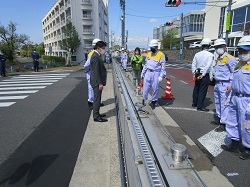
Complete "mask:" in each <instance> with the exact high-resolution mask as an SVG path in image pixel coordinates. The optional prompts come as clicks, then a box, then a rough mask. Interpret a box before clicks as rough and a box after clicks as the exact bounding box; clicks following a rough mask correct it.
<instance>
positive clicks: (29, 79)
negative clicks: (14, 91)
mask: <svg viewBox="0 0 250 187" xmlns="http://www.w3.org/2000/svg"><path fill="white" fill-rule="evenodd" d="M60 79H62V77H60V78H39V77H37V78H18V79H17V78H16V79H8V80H3V82H7V81H9V82H12V81H18V80H20V81H35V80H38V81H39V80H41V81H44V80H60Z"/></svg>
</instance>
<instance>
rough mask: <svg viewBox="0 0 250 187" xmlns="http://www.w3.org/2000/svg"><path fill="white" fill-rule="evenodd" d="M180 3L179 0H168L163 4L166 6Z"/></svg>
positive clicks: (176, 5) (174, 5) (175, 5)
mask: <svg viewBox="0 0 250 187" xmlns="http://www.w3.org/2000/svg"><path fill="white" fill-rule="evenodd" d="M180 4H181V0H169V1H168V2H167V3H166V4H165V6H168V7H178V6H179V5H180Z"/></svg>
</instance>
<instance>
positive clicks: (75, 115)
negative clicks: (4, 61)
mask: <svg viewBox="0 0 250 187" xmlns="http://www.w3.org/2000/svg"><path fill="white" fill-rule="evenodd" d="M0 83H1V81H0ZM86 90H87V82H86V78H85V77H84V73H83V72H82V71H80V72H72V73H70V74H69V75H67V76H65V77H63V78H62V79H60V80H59V81H57V82H54V83H53V84H52V85H49V86H47V87H46V88H44V89H41V90H39V91H38V92H36V93H33V94H30V95H29V96H28V97H27V98H25V99H23V100H18V101H16V103H15V104H13V105H11V106H9V107H2V108H0V113H1V118H0V124H1V131H0V147H1V151H0V186H16V187H22V186H35V187H45V186H46V187H56V186H60V187H66V186H68V184H69V182H70V179H71V176H72V173H73V169H74V166H75V162H76V160H77V156H78V152H79V149H80V146H81V143H82V139H83V137H84V133H85V130H86V128H87V124H88V120H89V116H90V112H91V111H90V110H89V109H88V108H87V92H86Z"/></svg>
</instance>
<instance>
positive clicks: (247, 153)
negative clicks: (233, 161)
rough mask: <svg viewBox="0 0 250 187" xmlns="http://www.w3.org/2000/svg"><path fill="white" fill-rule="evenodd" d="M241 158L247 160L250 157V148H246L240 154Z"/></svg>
mask: <svg viewBox="0 0 250 187" xmlns="http://www.w3.org/2000/svg"><path fill="white" fill-rule="evenodd" d="M239 157H240V159H242V160H247V159H249V158H250V149H249V148H245V151H243V152H242V153H241V154H240V156H239Z"/></svg>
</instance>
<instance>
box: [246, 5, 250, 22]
mask: <svg viewBox="0 0 250 187" xmlns="http://www.w3.org/2000/svg"><path fill="white" fill-rule="evenodd" d="M246 8H247V11H246V12H247V19H246V22H250V6H247V7H246Z"/></svg>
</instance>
